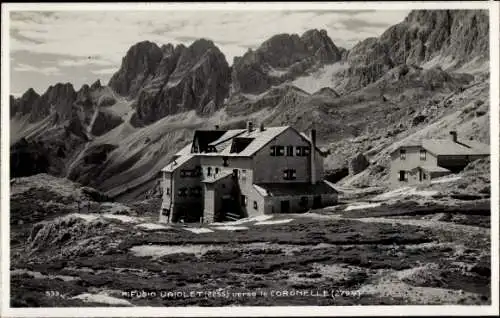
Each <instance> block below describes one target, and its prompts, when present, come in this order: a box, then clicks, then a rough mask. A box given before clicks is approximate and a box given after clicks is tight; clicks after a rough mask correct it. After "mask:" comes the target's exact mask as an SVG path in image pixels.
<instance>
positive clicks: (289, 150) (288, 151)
mask: <svg viewBox="0 0 500 318" xmlns="http://www.w3.org/2000/svg"><path fill="white" fill-rule="evenodd" d="M286 155H287V156H288V157H293V146H286Z"/></svg>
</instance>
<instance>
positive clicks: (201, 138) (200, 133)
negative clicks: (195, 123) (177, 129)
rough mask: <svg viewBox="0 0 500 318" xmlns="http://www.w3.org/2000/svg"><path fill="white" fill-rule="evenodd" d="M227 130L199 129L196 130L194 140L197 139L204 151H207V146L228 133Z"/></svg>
mask: <svg viewBox="0 0 500 318" xmlns="http://www.w3.org/2000/svg"><path fill="white" fill-rule="evenodd" d="M226 133H227V131H225V130H197V131H195V132H194V137H193V141H195V140H197V141H198V144H199V147H200V149H201V150H202V151H206V149H207V147H208V146H209V145H210V143H212V142H213V141H215V140H217V139H219V138H220V137H221V136H223V135H224V134H226Z"/></svg>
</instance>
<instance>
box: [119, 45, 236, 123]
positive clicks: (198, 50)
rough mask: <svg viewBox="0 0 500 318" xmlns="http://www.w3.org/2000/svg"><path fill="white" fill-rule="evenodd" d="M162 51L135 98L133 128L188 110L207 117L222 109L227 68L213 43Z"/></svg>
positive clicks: (226, 89) (225, 94) (181, 46)
mask: <svg viewBox="0 0 500 318" xmlns="http://www.w3.org/2000/svg"><path fill="white" fill-rule="evenodd" d="M162 50H163V57H162V59H161V60H160V61H159V63H158V66H157V67H156V69H155V71H154V74H153V75H152V76H151V77H150V78H149V79H148V80H147V81H145V82H144V84H143V86H142V88H141V89H140V91H139V93H138V95H137V101H136V103H135V105H136V116H135V117H134V119H133V123H134V124H135V125H145V124H149V123H152V122H155V121H157V120H159V119H161V118H163V117H165V116H167V115H171V114H176V113H180V112H185V111H189V110H195V111H196V112H197V113H198V114H201V115H206V114H210V113H212V112H213V111H215V110H217V109H219V108H220V107H221V106H222V104H223V102H224V99H225V98H226V97H227V95H228V93H229V84H230V80H231V78H230V68H229V65H228V64H227V62H226V59H225V57H224V54H222V52H220V50H219V49H218V48H217V47H216V46H215V45H214V43H213V42H212V41H209V40H204V39H201V40H197V41H195V42H194V43H193V44H192V45H191V46H189V47H185V46H183V45H179V46H177V47H175V48H174V47H173V46H172V45H166V46H163V47H162ZM122 69H123V65H122ZM119 73H120V72H119ZM117 74H118V73H117ZM115 76H116V74H115ZM115 76H113V78H115ZM113 83H114V82H113V81H110V85H113Z"/></svg>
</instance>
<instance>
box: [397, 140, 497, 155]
mask: <svg viewBox="0 0 500 318" xmlns="http://www.w3.org/2000/svg"><path fill="white" fill-rule="evenodd" d="M416 146H417V147H418V146H419V147H422V148H424V149H425V150H427V151H428V152H430V153H432V154H434V155H436V156H457V155H462V156H472V155H476V156H478V155H489V154H490V146H489V145H487V144H484V143H482V142H479V141H475V140H458V141H457V142H455V141H453V140H452V139H424V140H422V141H421V142H420V143H411V144H403V145H400V146H399V147H397V148H396V149H394V151H393V152H392V153H394V152H395V151H397V150H399V149H400V148H405V147H416Z"/></svg>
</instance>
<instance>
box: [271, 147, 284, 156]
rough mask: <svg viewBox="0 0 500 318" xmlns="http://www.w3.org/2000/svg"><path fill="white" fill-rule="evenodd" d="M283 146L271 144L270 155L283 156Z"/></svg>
mask: <svg viewBox="0 0 500 318" xmlns="http://www.w3.org/2000/svg"><path fill="white" fill-rule="evenodd" d="M284 155H285V146H271V156H273V157H275V156H284Z"/></svg>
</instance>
